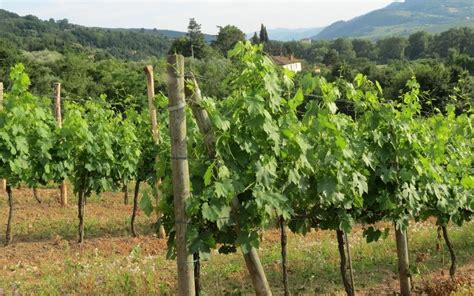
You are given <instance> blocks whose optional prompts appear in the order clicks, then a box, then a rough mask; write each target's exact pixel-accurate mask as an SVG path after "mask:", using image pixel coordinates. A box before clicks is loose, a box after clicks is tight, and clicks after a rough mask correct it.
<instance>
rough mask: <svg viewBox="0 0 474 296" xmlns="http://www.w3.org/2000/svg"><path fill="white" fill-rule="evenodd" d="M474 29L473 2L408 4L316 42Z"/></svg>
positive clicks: (339, 27)
mask: <svg viewBox="0 0 474 296" xmlns="http://www.w3.org/2000/svg"><path fill="white" fill-rule="evenodd" d="M461 26H464V27H469V26H474V1H472V0H406V1H405V2H395V3H392V4H391V5H389V6H387V7H385V8H383V9H379V10H375V11H372V12H370V13H368V14H365V15H362V16H359V17H356V18H354V19H352V20H349V21H347V22H345V21H339V22H336V23H334V24H332V25H330V26H328V27H326V28H325V29H324V30H323V31H321V32H320V33H319V34H317V35H316V36H314V37H313V38H314V39H334V38H339V37H366V38H371V39H378V38H381V37H385V36H390V35H402V36H407V35H409V34H411V33H413V32H416V31H420V30H423V31H427V32H431V33H439V32H442V31H446V30H447V29H449V28H453V27H461Z"/></svg>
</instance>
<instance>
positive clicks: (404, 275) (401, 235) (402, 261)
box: [395, 226, 411, 296]
mask: <svg viewBox="0 0 474 296" xmlns="http://www.w3.org/2000/svg"><path fill="white" fill-rule="evenodd" d="M395 238H396V241H397V255H398V275H399V278H400V293H401V295H402V296H408V295H410V292H411V281H410V274H409V273H410V270H409V269H410V261H409V257H408V242H407V235H406V230H402V229H398V228H397V227H396V226H395Z"/></svg>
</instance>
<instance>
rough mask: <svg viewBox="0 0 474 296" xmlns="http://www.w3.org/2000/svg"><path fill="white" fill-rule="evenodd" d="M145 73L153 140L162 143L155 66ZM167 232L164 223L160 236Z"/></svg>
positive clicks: (156, 190)
mask: <svg viewBox="0 0 474 296" xmlns="http://www.w3.org/2000/svg"><path fill="white" fill-rule="evenodd" d="M145 74H146V82H147V83H146V86H147V95H148V112H149V113H150V123H151V133H152V136H153V141H154V142H155V145H159V144H160V129H159V127H158V121H157V119H156V107H155V80H154V76H153V66H151V65H148V66H146V67H145ZM155 161H156V162H157V163H158V162H159V161H160V158H159V156H157V157H156V160H155ZM160 186H161V179H157V180H156V184H155V186H154V187H155V188H154V190H153V194H154V195H155V199H156V201H157V203H158V202H159V201H160V200H161V191H160ZM157 216H158V219H160V218H161V216H162V214H161V212H157ZM165 237H166V232H165V228H164V227H163V225H160V228H159V229H158V238H165Z"/></svg>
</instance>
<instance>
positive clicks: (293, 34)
mask: <svg viewBox="0 0 474 296" xmlns="http://www.w3.org/2000/svg"><path fill="white" fill-rule="evenodd" d="M323 29H324V27H314V28H297V29H290V28H275V29H267V32H268V37H269V38H270V39H271V40H276V41H292V40H301V39H305V38H311V37H313V36H314V35H316V34H318V33H319V32H321V31H322V30H323ZM258 33H259V32H258V31H257V35H258ZM253 34H254V33H253V32H252V33H248V34H247V38H248V39H250V38H252V36H253Z"/></svg>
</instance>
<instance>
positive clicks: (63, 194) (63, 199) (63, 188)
mask: <svg viewBox="0 0 474 296" xmlns="http://www.w3.org/2000/svg"><path fill="white" fill-rule="evenodd" d="M53 88H54V117H56V120H57V122H58V126H59V127H60V128H62V126H63V119H62V114H61V83H59V82H55V83H54V85H53ZM59 192H60V193H59V195H60V203H61V205H62V206H67V185H66V181H65V180H63V181H62V182H61V184H60V185H59Z"/></svg>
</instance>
